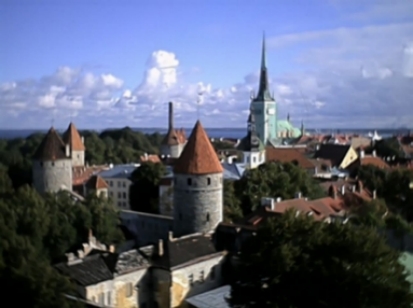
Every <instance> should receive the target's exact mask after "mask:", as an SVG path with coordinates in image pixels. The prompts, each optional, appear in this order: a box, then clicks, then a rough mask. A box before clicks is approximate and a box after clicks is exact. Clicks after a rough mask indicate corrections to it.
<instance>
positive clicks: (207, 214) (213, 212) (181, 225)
mask: <svg viewBox="0 0 413 308" xmlns="http://www.w3.org/2000/svg"><path fill="white" fill-rule="evenodd" d="M173 204H174V209H173V211H174V235H175V236H177V237H179V236H184V235H188V234H193V233H198V232H202V233H207V232H210V231H213V230H214V229H215V228H216V226H217V225H218V224H219V223H220V222H222V219H223V169H222V165H221V163H220V161H219V159H218V156H217V154H216V152H215V150H214V148H213V147H212V144H211V142H210V141H209V138H208V136H207V134H206V132H205V130H204V128H203V127H202V125H201V123H200V122H199V121H198V122H197V123H196V124H195V127H194V129H193V130H192V133H191V136H190V137H189V139H188V142H187V144H186V146H185V148H184V150H183V152H182V154H181V156H180V157H179V159H178V161H177V162H176V164H175V166H174V200H173Z"/></svg>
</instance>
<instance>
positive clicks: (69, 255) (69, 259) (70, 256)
mask: <svg viewBox="0 0 413 308" xmlns="http://www.w3.org/2000/svg"><path fill="white" fill-rule="evenodd" d="M66 257H67V263H68V264H71V263H72V262H73V261H75V260H76V257H75V254H74V253H72V252H69V253H67V254H66Z"/></svg>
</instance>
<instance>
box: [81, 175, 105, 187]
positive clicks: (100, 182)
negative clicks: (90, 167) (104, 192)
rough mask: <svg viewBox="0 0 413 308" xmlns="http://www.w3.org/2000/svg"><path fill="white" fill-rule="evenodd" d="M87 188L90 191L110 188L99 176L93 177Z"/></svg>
mask: <svg viewBox="0 0 413 308" xmlns="http://www.w3.org/2000/svg"><path fill="white" fill-rule="evenodd" d="M86 187H87V188H89V189H105V188H109V186H108V184H107V183H106V181H105V180H104V179H102V178H101V177H100V176H99V175H93V176H91V177H90V178H89V180H88V181H87V183H86Z"/></svg>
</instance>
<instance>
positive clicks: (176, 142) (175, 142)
mask: <svg viewBox="0 0 413 308" xmlns="http://www.w3.org/2000/svg"><path fill="white" fill-rule="evenodd" d="M168 116H169V122H168V132H167V133H166V135H165V138H164V139H163V140H162V144H161V155H164V156H167V157H172V158H178V157H179V156H180V155H181V153H182V150H183V148H184V147H185V141H186V140H185V139H186V138H185V133H184V131H183V130H180V131H177V130H175V128H174V111H173V103H172V102H170V103H169V111H168Z"/></svg>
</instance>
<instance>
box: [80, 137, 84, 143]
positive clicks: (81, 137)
mask: <svg viewBox="0 0 413 308" xmlns="http://www.w3.org/2000/svg"><path fill="white" fill-rule="evenodd" d="M80 139H82V144H85V138H84V137H83V136H82V137H80Z"/></svg>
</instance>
